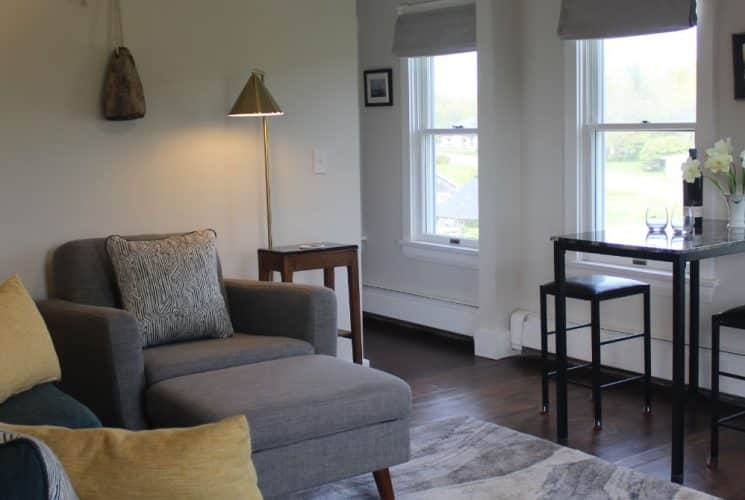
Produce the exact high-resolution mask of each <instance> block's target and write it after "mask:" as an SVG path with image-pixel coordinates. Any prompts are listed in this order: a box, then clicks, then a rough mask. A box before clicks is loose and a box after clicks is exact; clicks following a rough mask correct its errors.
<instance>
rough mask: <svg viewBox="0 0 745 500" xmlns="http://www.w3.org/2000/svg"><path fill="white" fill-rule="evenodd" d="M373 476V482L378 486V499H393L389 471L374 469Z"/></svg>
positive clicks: (394, 496)
mask: <svg viewBox="0 0 745 500" xmlns="http://www.w3.org/2000/svg"><path fill="white" fill-rule="evenodd" d="M373 476H374V477H375V484H376V485H377V487H378V494H379V495H380V500H395V498H396V495H394V494H393V482H391V472H390V471H389V470H388V469H381V470H376V471H375V472H373Z"/></svg>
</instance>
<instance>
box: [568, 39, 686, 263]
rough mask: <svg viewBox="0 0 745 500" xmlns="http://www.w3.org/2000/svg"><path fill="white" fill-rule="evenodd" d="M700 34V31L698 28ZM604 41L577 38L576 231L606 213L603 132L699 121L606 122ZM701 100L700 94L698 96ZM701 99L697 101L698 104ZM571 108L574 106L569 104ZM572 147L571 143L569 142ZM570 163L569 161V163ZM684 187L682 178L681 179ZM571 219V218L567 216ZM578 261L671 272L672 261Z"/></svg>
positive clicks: (677, 128) (674, 128)
mask: <svg viewBox="0 0 745 500" xmlns="http://www.w3.org/2000/svg"><path fill="white" fill-rule="evenodd" d="M697 35H698V36H700V33H698V32H697ZM602 50H603V41H602V40H583V41H578V42H575V44H574V52H575V54H574V57H575V65H574V67H575V83H574V89H576V94H575V95H576V104H577V106H576V113H577V114H576V119H575V123H574V126H573V127H570V126H568V127H567V130H574V131H575V133H576V160H575V161H576V165H577V185H576V190H577V200H576V201H577V205H576V212H575V214H576V224H577V226H576V227H577V228H578V229H577V232H581V231H591V230H595V229H597V228H598V221H597V217H598V214H602V213H603V207H602V205H603V202H604V196H603V189H604V177H603V174H604V172H603V169H602V168H599V165H600V162H601V161H602V160H601V155H602V154H603V147H602V139H601V137H602V133H603V132H609V131H633V132H693V133H694V134H696V133H697V129H698V126H697V123H696V122H686V123H684V122H680V123H649V122H642V123H605V122H602V121H601V117H602V116H603V109H602V105H603V96H602V91H603V88H602V85H601V83H602V78H603V58H602V53H603V52H602ZM697 100H698V96H697ZM698 105H699V103H698V102H697V108H698ZM570 109H571V108H570ZM570 147H571V146H570ZM568 165H569V164H568ZM681 189H682V181H681ZM567 220H571V219H567ZM577 263H589V264H593V263H601V264H608V265H611V266H613V267H616V268H628V269H634V270H639V269H650V270H653V271H654V270H656V271H664V272H669V270H670V264H669V263H665V262H657V261H645V260H639V259H628V258H621V257H612V256H606V255H597V254H582V253H578V254H577Z"/></svg>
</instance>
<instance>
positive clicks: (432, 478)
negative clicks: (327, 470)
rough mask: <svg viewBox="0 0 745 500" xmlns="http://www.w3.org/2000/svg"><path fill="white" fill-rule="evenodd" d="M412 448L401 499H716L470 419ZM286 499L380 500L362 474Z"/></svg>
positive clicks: (417, 435) (428, 433)
mask: <svg viewBox="0 0 745 500" xmlns="http://www.w3.org/2000/svg"><path fill="white" fill-rule="evenodd" d="M411 446H412V447H411V453H412V455H411V461H409V462H408V463H406V464H403V465H399V466H397V467H393V468H392V469H391V476H392V478H393V485H394V488H395V490H396V498H398V499H400V500H425V499H426V500H466V499H467V500H482V499H483V500H487V499H488V500H492V499H494V500H501V499H510V500H520V499H525V500H527V499H551V500H557V499H570V498H572V499H574V498H582V499H591V500H605V499H614V500H615V499H619V500H621V499H628V500H632V499H633V500H652V499H654V500H658V499H659V500H662V499H665V500H667V499H675V500H694V499H695V500H699V499H700V500H703V499H713V498H714V497H712V496H709V495H706V494H704V493H700V492H698V491H695V490H692V489H689V488H684V487H681V486H678V485H676V484H673V483H669V482H667V481H663V480H660V479H656V478H653V477H650V476H648V475H645V474H642V473H640V472H636V471H634V470H631V469H627V468H624V467H618V466H615V465H613V464H610V463H608V462H605V461H603V460H600V459H599V458H596V457H593V456H591V455H587V454H585V453H582V452H580V451H577V450H573V449H571V448H565V447H562V446H559V445H557V444H555V443H552V442H550V441H546V440H544V439H539V438H537V437H534V436H530V435H528V434H523V433H520V432H517V431H513V430H511V429H507V428H505V427H500V426H498V425H495V424H491V423H488V422H482V421H480V420H476V419H473V418H470V417H457V418H450V419H447V420H440V421H437V422H434V423H431V424H426V425H422V426H420V427H415V428H413V429H412V431H411ZM291 498H292V500H341V499H345V500H346V499H377V498H378V494H377V490H376V488H375V482H374V481H373V478H372V474H366V475H364V476H358V477H355V478H352V479H348V480H345V481H340V482H337V483H333V484H330V485H326V486H322V487H320V488H315V489H312V490H308V491H304V492H302V493H299V494H296V495H294V496H292V497H291Z"/></svg>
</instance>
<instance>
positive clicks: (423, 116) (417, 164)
mask: <svg viewBox="0 0 745 500" xmlns="http://www.w3.org/2000/svg"><path fill="white" fill-rule="evenodd" d="M408 67H409V129H410V130H409V141H410V159H409V161H410V173H409V178H410V234H409V235H408V237H409V238H410V240H412V241H421V242H425V243H431V244H435V245H446V246H453V247H460V248H471V249H478V240H477V239H473V238H466V237H452V236H444V235H440V234H436V233H435V231H436V223H437V221H436V216H435V201H436V192H435V189H436V177H435V175H436V174H435V168H436V166H435V155H434V150H435V147H434V140H435V138H436V137H437V136H442V135H475V136H477V137H478V128H456V127H453V128H435V127H432V126H431V125H432V124H433V123H434V65H433V61H432V57H420V58H411V59H409V63H408Z"/></svg>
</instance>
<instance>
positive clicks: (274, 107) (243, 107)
mask: <svg viewBox="0 0 745 500" xmlns="http://www.w3.org/2000/svg"><path fill="white" fill-rule="evenodd" d="M284 114H285V113H284V111H282V109H280V107H279V105H278V104H277V101H275V100H274V98H273V97H272V94H270V93H269V90H268V89H267V88H266V86H265V85H264V72H263V71H260V70H254V71H253V72H252V73H251V77H250V78H249V79H248V82H247V83H246V86H245V87H243V91H242V92H241V95H239V96H238V99H236V100H235V104H233V107H232V108H231V109H230V113H228V116H237V117H252V118H261V125H262V130H263V132H264V184H265V192H266V232H267V243H268V245H269V248H272V246H273V245H272V190H271V182H270V177H269V126H268V123H267V121H268V120H267V117H269V116H282V115H284Z"/></svg>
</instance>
